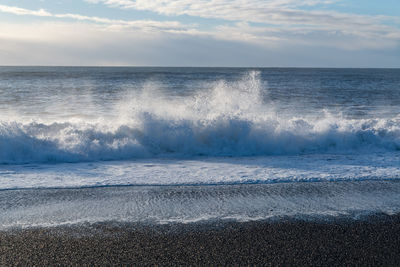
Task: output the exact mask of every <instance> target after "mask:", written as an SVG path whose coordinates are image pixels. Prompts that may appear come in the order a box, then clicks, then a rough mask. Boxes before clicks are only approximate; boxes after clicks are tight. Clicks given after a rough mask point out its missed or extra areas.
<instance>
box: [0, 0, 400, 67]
mask: <svg viewBox="0 0 400 267" xmlns="http://www.w3.org/2000/svg"><path fill="white" fill-rule="evenodd" d="M0 65H51V66H53V65H58V66H64V65H67V66H70V65H72V66H206V67H207V66H221V67H223V66H226V67H386V68H399V67H400V0H175V1H172V0H170V1H167V0H21V1H18V0H0Z"/></svg>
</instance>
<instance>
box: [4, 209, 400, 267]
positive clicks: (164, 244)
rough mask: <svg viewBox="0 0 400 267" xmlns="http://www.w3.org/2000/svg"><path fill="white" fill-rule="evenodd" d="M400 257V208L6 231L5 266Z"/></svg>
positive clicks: (345, 261) (381, 260) (382, 260)
mask: <svg viewBox="0 0 400 267" xmlns="http://www.w3.org/2000/svg"><path fill="white" fill-rule="evenodd" d="M399 264H400V215H395V216H387V215H373V216H369V217H365V218H362V219H360V220H347V219H333V220H329V221H306V220H293V219H288V218H286V219H280V220H275V221H258V222H242V223H240V222H221V221H219V222H212V223H211V222H209V223H191V224H166V225H143V224H141V225H139V224H120V223H119V224H116V223H102V224H95V225H84V226H70V227H56V228H36V229H25V230H9V231H3V232H0V265H2V266H4V265H47V266H48V265H292V266H295V265H296V266H297V265H314V266H315V265H317V266H321V265H323V266H332V265H334V266H335V265H341V266H343V265H363V266H376V265H384V266H398V265H399Z"/></svg>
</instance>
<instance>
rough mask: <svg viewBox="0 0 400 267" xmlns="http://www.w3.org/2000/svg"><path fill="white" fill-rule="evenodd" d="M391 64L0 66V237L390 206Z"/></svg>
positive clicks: (394, 206) (395, 158)
mask: <svg viewBox="0 0 400 267" xmlns="http://www.w3.org/2000/svg"><path fill="white" fill-rule="evenodd" d="M399 107H400V69H312V68H166V67H143V68H142V67H0V213H1V214H2V215H1V217H0V229H7V228H10V227H11V228H12V227H32V226H56V225H65V224H79V223H96V222H109V221H113V222H146V223H169V222H183V223H188V222H198V221H210V220H236V221H249V220H263V219H269V218H280V217H282V216H292V217H293V216H294V217H301V218H328V217H337V216H350V217H352V218H359V217H360V216H363V215H365V214H371V213H386V214H395V213H398V212H399V211H400V183H399V181H400V108H399Z"/></svg>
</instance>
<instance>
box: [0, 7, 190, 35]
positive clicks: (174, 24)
mask: <svg viewBox="0 0 400 267" xmlns="http://www.w3.org/2000/svg"><path fill="white" fill-rule="evenodd" d="M0 11H1V12H5V13H11V14H15V15H31V16H37V17H49V18H58V19H73V20H78V21H90V22H95V23H101V24H107V25H108V26H109V27H110V29H114V30H116V29H127V28H139V29H142V30H151V29H157V30H161V31H163V30H164V31H185V30H190V29H191V27H192V25H183V24H182V23H180V22H178V21H154V20H113V19H108V18H101V17H96V16H84V15H80V14H69V13H66V14H52V13H49V12H47V11H45V10H44V9H40V10H29V9H24V8H19V7H14V6H5V5H0Z"/></svg>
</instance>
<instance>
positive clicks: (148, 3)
mask: <svg viewBox="0 0 400 267" xmlns="http://www.w3.org/2000/svg"><path fill="white" fill-rule="evenodd" d="M87 1H88V2H91V3H102V4H105V5H107V6H110V7H119V8H124V9H136V10H146V11H152V12H156V13H159V14H163V15H168V16H178V17H179V16H180V15H189V16H193V17H201V18H211V19H221V20H225V21H233V22H245V23H257V24H260V25H257V26H255V25H253V26H250V27H247V30H250V31H251V32H253V33H255V32H257V31H258V32H264V31H267V30H266V29H267V28H269V29H270V32H271V30H272V31H275V32H277V31H279V32H289V31H290V32H292V33H294V32H295V31H298V32H313V31H314V32H322V31H323V32H325V33H326V34H329V33H333V35H337V33H340V34H342V35H353V36H358V37H362V38H369V39H371V38H376V39H396V40H397V41H399V38H398V34H399V33H400V30H399V28H396V27H393V26H388V25H387V24H385V22H395V23H400V21H399V18H396V17H390V16H381V15H380V16H367V15H356V14H346V13H339V12H335V11H331V10H328V9H324V10H318V9H313V10H304V9H301V8H302V7H305V6H321V5H322V6H325V7H329V4H332V3H334V2H337V1H329V0H319V1H318V0H308V1H307V0H271V1H263V0H211V1H210V0H180V1H167V0H136V1H131V0H87ZM221 26H222V27H225V25H223V24H220V25H219V26H218V28H220V29H221ZM240 28H241V27H237V29H236V31H235V32H236V34H235V36H238V35H241V36H242V37H246V36H248V37H250V38H249V40H250V41H251V40H255V38H252V37H256V36H255V35H253V34H251V35H248V34H247V32H242V33H241V34H239V32H238V30H239V29H240ZM230 29H232V27H231V26H230ZM225 36H226V35H225ZM259 37H260V39H259V40H258V41H261V40H262V39H263V38H265V36H263V35H261V36H259ZM273 38H278V37H277V36H275V37H273ZM269 39H271V38H267V40H269Z"/></svg>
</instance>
